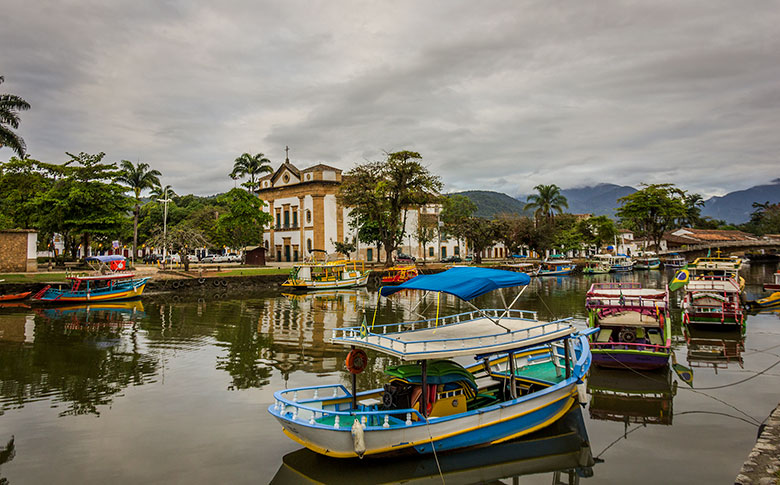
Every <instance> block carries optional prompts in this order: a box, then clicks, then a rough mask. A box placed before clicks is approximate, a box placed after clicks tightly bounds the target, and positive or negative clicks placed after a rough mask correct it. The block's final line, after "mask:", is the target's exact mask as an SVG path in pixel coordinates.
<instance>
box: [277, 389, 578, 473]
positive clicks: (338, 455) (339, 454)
mask: <svg viewBox="0 0 780 485" xmlns="http://www.w3.org/2000/svg"><path fill="white" fill-rule="evenodd" d="M576 392H577V389H576V388H574V389H573V390H572V391H570V392H569V393H568V394H564V395H563V396H561V397H559V398H558V399H556V400H555V401H552V402H549V403H547V404H545V405H543V406H538V407H535V408H533V409H529V410H528V411H526V412H524V413H522V414H515V415H513V416H508V417H506V418H503V419H499V420H498V421H491V422H490V423H486V424H482V425H479V426H473V427H471V428H466V429H461V430H459V431H453V432H452V433H448V434H443V435H440V436H436V437H435V438H433V440H431V439H422V440H418V441H413V442H411V443H404V444H403V445H397V446H388V447H385V448H379V449H376V450H366V453H365V455H377V454H380V453H387V452H389V451H398V450H404V449H406V448H410V447H412V446H417V445H421V444H425V443H430V442H431V441H437V440H442V439H446V438H450V437H452V436H457V435H459V434H463V433H467V432H469V431H474V430H478V429H482V428H487V427H489V426H493V425H496V424H499V423H503V422H505V421H511V420H513V419H517V418H519V417H521V416H525V415H526V414H530V413H533V412H536V411H538V410H540V409H542V408H544V407H547V406H550V405H551V404H554V403H556V402H558V401H560V400H562V399H570V400H571V402H569V403H568V404H567V405H566V406H565V407H564V410H563V411H562V412H559V413H556V414H555V415H554V416H553V417H552V418H550V419H548V420H546V421H544V422H542V423H539V424H538V425H536V426H534V427H533V428H530V429H528V430H526V431H521V432H519V433H516V434H514V435H512V437H516V436H521V435H523V434H527V433H531V432H533V431H536V430H538V429H541V428H544V427H545V426H549V425H550V424H552V423H553V422H555V421H556V420H557V419H559V418H560V417H561V416H563V415H564V414H565V413H566V411H568V410H569V409H570V408H571V406H572V404H573V403H574V399H573V396H574V394H575V393H576ZM344 430H345V431H349V428H346V427H345V428H344ZM282 431H283V432H284V434H286V435H287V436H288V437H289V438H290V439H291V440H293V441H295V442H296V443H298V444H300V445H302V446H305V447H306V448H308V449H310V450H312V451H314V452H315V453H319V454H321V455H326V456H332V457H335V458H354V457H356V456H358V455H357V453H354V452H349V453H344V452H335V451H331V450H328V449H326V448H323V447H321V446H317V445H315V444H313V443H309V442H306V441H304V440H303V439H301V438H299V437H297V436H295V435H293V434H292V433H290V432H289V431H287V429H286V428H284V427H282ZM508 439H511V437H510V438H501V439H500V440H497V441H493V442H492V443H491V444H493V443H500V442H502V441H505V440H508ZM365 455H364V456H365Z"/></svg>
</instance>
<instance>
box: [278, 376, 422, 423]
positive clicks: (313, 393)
mask: <svg viewBox="0 0 780 485" xmlns="http://www.w3.org/2000/svg"><path fill="white" fill-rule="evenodd" d="M321 393H322V394H321ZM290 394H292V396H290ZM364 394H370V392H369V393H364ZM355 397H356V398H357V399H358V402H360V397H361V395H360V394H357V395H356V396H355ZM351 400H352V394H351V393H350V392H349V391H347V389H346V388H345V387H344V386H343V385H341V384H329V385H322V386H309V387H300V388H296V389H286V390H283V391H277V392H275V393H274V404H273V411H274V412H276V413H277V414H279V416H283V417H287V418H289V419H292V420H293V421H301V422H306V423H308V424H310V425H314V424H317V420H319V419H322V418H328V417H333V418H334V419H333V422H332V423H327V424H325V423H319V424H320V425H321V426H325V427H330V428H334V429H339V428H341V429H344V430H346V431H348V430H349V429H350V428H351V427H352V424H353V423H354V420H355V419H358V418H359V419H360V421H361V423H362V424H363V425H364V426H366V428H369V429H370V428H374V429H380V428H389V427H390V426H393V427H398V426H412V424H413V423H415V422H416V423H424V422H425V418H424V417H423V416H422V414H420V412H419V411H418V410H416V409H411V408H409V409H381V410H370V409H348V410H344V411H339V410H338V409H332V410H331V409H323V407H322V406H324V405H328V404H329V401H332V404H333V405H336V406H337V405H338V404H339V403H342V402H343V403H344V404H347V405H350V406H351V404H349V403H351ZM398 415H403V416H405V417H406V420H405V421H403V422H400V423H399V420H398V419H397V418H395V416H398ZM372 416H376V417H377V419H378V421H377V422H379V423H381V424H379V425H375V426H372V425H371V423H369V422H368V419H369V417H372ZM413 417H415V420H414V421H413V420H412V418H413ZM350 418H352V419H350Z"/></svg>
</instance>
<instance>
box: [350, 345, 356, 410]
mask: <svg viewBox="0 0 780 485" xmlns="http://www.w3.org/2000/svg"><path fill="white" fill-rule="evenodd" d="M352 350H355V346H354V345H353V346H352ZM350 375H351V376H352V409H354V410H357V374H355V373H354V372H350Z"/></svg>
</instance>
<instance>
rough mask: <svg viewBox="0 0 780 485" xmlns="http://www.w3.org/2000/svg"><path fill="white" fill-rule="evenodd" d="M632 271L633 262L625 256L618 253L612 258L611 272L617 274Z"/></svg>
mask: <svg viewBox="0 0 780 485" xmlns="http://www.w3.org/2000/svg"><path fill="white" fill-rule="evenodd" d="M633 269H634V260H633V259H631V258H630V257H629V256H627V255H625V254H621V253H618V254H616V255H614V256H612V271H615V272H617V273H620V272H626V271H632V270H633Z"/></svg>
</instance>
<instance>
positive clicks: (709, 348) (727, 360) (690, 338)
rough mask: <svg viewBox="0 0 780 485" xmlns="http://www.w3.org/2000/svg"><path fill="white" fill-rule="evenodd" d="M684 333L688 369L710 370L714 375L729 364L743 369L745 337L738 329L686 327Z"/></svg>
mask: <svg viewBox="0 0 780 485" xmlns="http://www.w3.org/2000/svg"><path fill="white" fill-rule="evenodd" d="M684 332H685V342H686V343H687V345H688V365H689V367H691V368H694V367H698V368H712V369H713V370H714V371H715V373H716V374H717V373H718V370H719V369H728V367H729V365H731V364H734V365H736V366H739V367H740V368H744V361H743V357H742V353H743V352H744V351H745V336H744V335H743V333H742V331H741V330H740V329H734V330H721V329H717V330H708V329H701V328H697V327H694V326H687V325H686V326H685V327H684Z"/></svg>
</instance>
